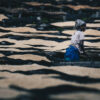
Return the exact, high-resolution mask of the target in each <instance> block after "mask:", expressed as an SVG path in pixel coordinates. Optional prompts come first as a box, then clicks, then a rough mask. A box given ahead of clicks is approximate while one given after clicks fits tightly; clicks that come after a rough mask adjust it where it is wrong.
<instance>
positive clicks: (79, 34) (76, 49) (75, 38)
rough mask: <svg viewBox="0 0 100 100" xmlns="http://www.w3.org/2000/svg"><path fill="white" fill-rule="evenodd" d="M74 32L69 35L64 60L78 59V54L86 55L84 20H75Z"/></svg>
mask: <svg viewBox="0 0 100 100" xmlns="http://www.w3.org/2000/svg"><path fill="white" fill-rule="evenodd" d="M75 28H76V30H77V31H76V32H75V33H74V34H73V35H72V37H71V45H70V46H69V47H68V48H67V49H66V53H65V60H66V61H79V60H80V54H84V55H87V54H86V52H85V49H84V31H85V30H86V22H85V21H83V20H81V19H77V20H76V22H75Z"/></svg>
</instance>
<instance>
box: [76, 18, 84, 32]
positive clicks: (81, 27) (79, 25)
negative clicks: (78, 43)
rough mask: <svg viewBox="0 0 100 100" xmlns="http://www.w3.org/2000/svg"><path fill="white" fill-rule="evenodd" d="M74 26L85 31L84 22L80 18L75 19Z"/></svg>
mask: <svg viewBox="0 0 100 100" xmlns="http://www.w3.org/2000/svg"><path fill="white" fill-rule="evenodd" d="M75 28H76V29H77V30H80V31H85V29H86V22H85V21H83V20H81V19H77V20H76V22H75Z"/></svg>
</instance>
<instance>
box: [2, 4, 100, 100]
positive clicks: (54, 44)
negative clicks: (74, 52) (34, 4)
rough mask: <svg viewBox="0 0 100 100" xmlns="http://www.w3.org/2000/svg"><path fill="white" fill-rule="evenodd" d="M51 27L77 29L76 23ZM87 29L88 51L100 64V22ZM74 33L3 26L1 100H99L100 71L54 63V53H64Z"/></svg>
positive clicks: (89, 24)
mask: <svg viewBox="0 0 100 100" xmlns="http://www.w3.org/2000/svg"><path fill="white" fill-rule="evenodd" d="M71 7H72V8H74V7H73V6H71ZM77 9H78V8H77ZM3 19H7V16H5V15H3V14H0V21H2V20H3ZM51 25H54V26H58V27H65V26H66V27H69V26H70V27H73V26H74V21H66V22H58V23H51ZM87 27H88V29H87V30H86V32H85V36H86V38H85V39H86V41H85V46H86V50H87V52H88V53H89V54H90V55H91V56H92V57H94V60H95V61H96V60H98V61H100V30H99V28H100V20H94V22H93V23H88V24H87ZM74 32H75V30H74V29H73V28H72V29H69V28H68V29H67V28H66V30H64V31H62V34H59V32H58V30H49V31H39V30H37V29H36V28H32V27H30V25H29V24H27V25H26V26H20V27H3V26H0V63H1V65H0V100H99V99H100V68H95V67H94V66H92V67H87V66H66V65H65V66H64V65H63V66H54V65H52V64H51V61H52V59H50V54H51V55H52V54H54V53H57V52H60V53H64V52H65V49H66V48H67V47H68V46H69V44H70V38H71V35H72V34H73V33H74ZM58 57H59V53H58ZM85 59H86V58H85Z"/></svg>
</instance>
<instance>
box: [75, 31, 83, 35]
mask: <svg viewBox="0 0 100 100" xmlns="http://www.w3.org/2000/svg"><path fill="white" fill-rule="evenodd" d="M76 33H77V34H78V35H81V34H82V35H83V34H84V33H83V32H82V31H77V32H76Z"/></svg>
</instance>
